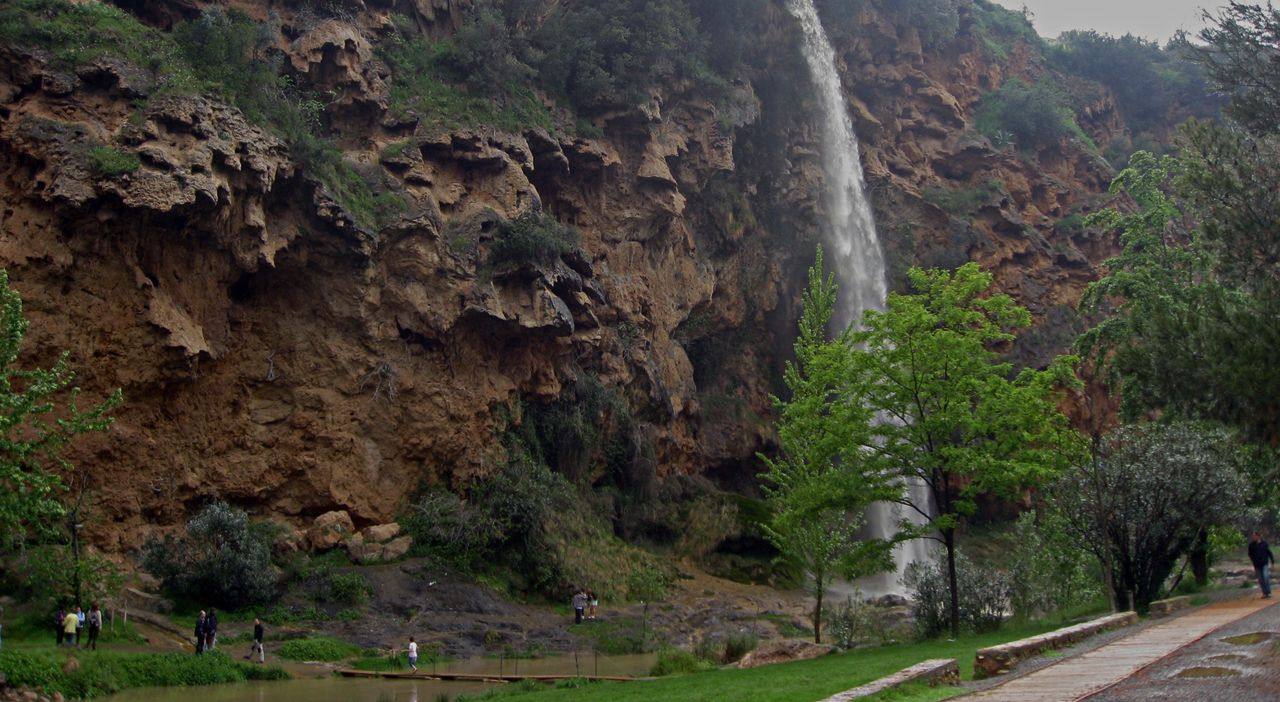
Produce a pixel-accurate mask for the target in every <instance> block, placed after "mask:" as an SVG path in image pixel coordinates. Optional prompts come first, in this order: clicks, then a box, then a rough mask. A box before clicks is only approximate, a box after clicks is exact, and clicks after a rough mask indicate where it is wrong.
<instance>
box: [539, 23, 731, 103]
mask: <svg viewBox="0 0 1280 702" xmlns="http://www.w3.org/2000/svg"><path fill="white" fill-rule="evenodd" d="M532 43H533V45H534V47H535V48H536V49H537V50H538V51H539V53H540V60H539V61H537V68H538V73H539V75H540V76H541V78H542V81H543V82H544V84H545V85H547V86H548V88H549V89H550V90H551V91H552V92H554V93H557V94H559V95H562V96H564V97H565V98H566V99H567V100H568V101H569V103H570V104H571V105H573V107H574V108H575V109H576V110H578V111H579V112H592V111H597V110H601V109H605V108H610V107H617V106H630V105H637V104H640V103H642V102H644V101H645V100H646V99H648V93H647V91H648V89H649V88H651V87H652V86H654V85H656V84H658V83H667V82H672V81H674V80H676V79H679V78H700V79H702V81H703V82H704V83H706V82H713V77H712V76H710V75H709V72H708V71H706V70H705V67H704V66H703V65H702V61H701V57H702V56H703V55H704V54H705V45H704V43H703V41H702V37H701V36H700V35H699V33H698V26H697V21H696V20H695V19H694V17H693V15H692V14H691V13H690V11H689V6H688V4H687V3H686V2H684V1H683V0H598V1H597V2H590V3H560V4H557V5H556V7H555V9H554V10H553V11H552V13H551V15H550V16H549V17H548V18H547V21H546V22H544V23H543V24H542V26H541V27H539V28H538V30H537V31H536V32H535V33H534V35H533V37H532Z"/></svg>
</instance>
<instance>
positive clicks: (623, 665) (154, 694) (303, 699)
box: [103, 653, 657, 702]
mask: <svg viewBox="0 0 1280 702" xmlns="http://www.w3.org/2000/svg"><path fill="white" fill-rule="evenodd" d="M656 660H657V655H656V654H652V653H646V654H636V655H627V656H595V655H594V654H591V653H581V654H579V655H577V656H575V655H574V654H572V653H570V654H566V655H556V656H548V657H546V658H535V659H525V660H511V659H498V658H471V659H466V660H460V661H446V662H442V663H439V664H437V665H436V667H435V668H434V670H436V671H438V672H441V673H470V674H477V675H498V674H500V673H502V674H506V675H519V674H528V675H637V676H643V675H647V674H648V673H649V669H650V668H651V667H652V666H653V664H654V662H655V661H656ZM285 667H286V669H288V670H289V672H290V673H292V674H293V675H294V679H293V680H286V681H280V682H246V683H233V684H227V685H208V686H202V687H198V688H190V687H160V688H156V687H147V688H138V689H134V690H126V691H124V692H121V693H119V694H116V695H112V696H111V697H106V698H103V699H104V700H106V701H107V702H190V701H191V700H192V699H198V700H199V701H200V702H240V701H242V700H243V701H247V702H435V700H436V699H437V698H439V697H440V696H441V695H448V696H449V697H450V698H453V697H456V696H457V695H459V694H462V693H465V692H481V691H483V690H485V689H487V688H490V687H493V686H495V685H501V684H503V683H488V682H453V681H441V680H427V679H424V680H384V679H379V678H342V677H338V676H337V675H335V674H333V669H332V668H330V667H328V666H319V665H304V664H287V665H286V666H285ZM420 668H421V670H422V672H423V673H424V674H427V675H429V674H431V672H432V671H433V668H432V664H431V663H424V664H423V665H422V666H420Z"/></svg>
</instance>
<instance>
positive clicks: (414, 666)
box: [409, 636, 418, 673]
mask: <svg viewBox="0 0 1280 702" xmlns="http://www.w3.org/2000/svg"><path fill="white" fill-rule="evenodd" d="M409 669H410V670H412V671H413V672H415V673H416V672H418V644H417V642H415V641H414V640H413V637H412V636H410V637H409Z"/></svg>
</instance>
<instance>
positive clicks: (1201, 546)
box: [1188, 528, 1209, 587]
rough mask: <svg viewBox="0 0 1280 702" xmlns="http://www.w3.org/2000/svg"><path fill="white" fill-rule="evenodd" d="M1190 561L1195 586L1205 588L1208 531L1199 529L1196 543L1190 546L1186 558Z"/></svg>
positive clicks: (1207, 564) (1207, 581)
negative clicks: (1189, 551)
mask: <svg viewBox="0 0 1280 702" xmlns="http://www.w3.org/2000/svg"><path fill="white" fill-rule="evenodd" d="M1188 560H1189V561H1191V574H1192V575H1193V576H1195V579H1196V585H1199V586H1200V587H1205V586H1207V585H1208V584H1209V530H1208V529H1203V528H1202V529H1200V533H1199V534H1196V542H1195V543H1194V544H1193V545H1192V546H1191V553H1190V555H1189V556H1188Z"/></svg>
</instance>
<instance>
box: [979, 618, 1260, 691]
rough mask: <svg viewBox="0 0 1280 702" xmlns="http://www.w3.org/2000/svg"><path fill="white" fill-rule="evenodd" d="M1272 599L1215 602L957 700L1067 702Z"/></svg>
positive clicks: (1194, 639) (1131, 672)
mask: <svg viewBox="0 0 1280 702" xmlns="http://www.w3.org/2000/svg"><path fill="white" fill-rule="evenodd" d="M1275 602H1276V601H1275V600H1262V599H1257V598H1256V597H1246V598H1241V599H1237V600H1229V601H1226V602H1219V603H1217V604H1211V605H1208V606H1206V607H1202V608H1200V609H1197V610H1195V611H1192V612H1189V613H1187V614H1184V615H1182V616H1180V617H1176V618H1174V619H1171V620H1169V621H1167V622H1164V623H1161V624H1157V625H1155V626H1151V627H1148V628H1146V629H1143V630H1142V631H1139V632H1137V633H1135V634H1134V635H1133V636H1128V637H1125V638H1123V639H1120V640H1118V641H1115V642H1112V643H1109V644H1107V645H1106V646H1103V647H1101V648H1098V649H1095V650H1093V651H1090V652H1089V653H1086V654H1084V655H1082V656H1080V657H1078V658H1072V659H1070V660H1066V661H1063V662H1061V663H1058V664H1055V665H1051V666H1049V667H1047V668H1044V669H1042V670H1038V671H1036V672H1034V673H1030V674H1028V675H1026V676H1023V677H1021V678H1016V679H1014V680H1010V681H1009V682H1007V683H1005V684H1003V685H1000V686H998V687H993V688H991V689H988V690H983V691H981V692H976V693H974V694H972V695H967V696H965V697H963V698H960V699H963V700H966V701H969V700H972V701H974V702H976V701H977V700H985V701H989V702H990V701H995V702H1072V701H1074V700H1080V699H1083V698H1085V697H1088V696H1089V695H1092V694H1095V693H1097V692H1099V691H1101V690H1103V689H1105V688H1107V687H1110V686H1112V685H1115V684H1116V683H1118V682H1120V681H1122V680H1124V679H1125V678H1128V677H1129V676H1131V675H1133V674H1134V673H1137V672H1138V671H1139V670H1141V669H1142V668H1144V667H1146V666H1148V665H1150V664H1151V663H1154V662H1156V661H1158V660H1160V659H1161V658H1163V657H1165V656H1167V655H1169V654H1171V653H1173V652H1175V651H1177V650H1178V649H1180V648H1182V647H1183V646H1186V645H1187V644H1189V643H1192V642H1194V641H1196V640H1198V639H1200V638H1202V637H1204V636H1205V635H1206V634H1209V633H1210V632H1212V631H1213V630H1214V629H1217V628H1219V627H1222V626H1224V625H1227V624H1230V623H1232V622H1235V621H1237V620H1239V619H1241V618H1243V617H1247V616H1249V615H1251V614H1253V613H1255V612H1257V611H1259V610H1261V609H1263V608H1265V607H1268V606H1270V605H1272V604H1274V603H1275Z"/></svg>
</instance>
